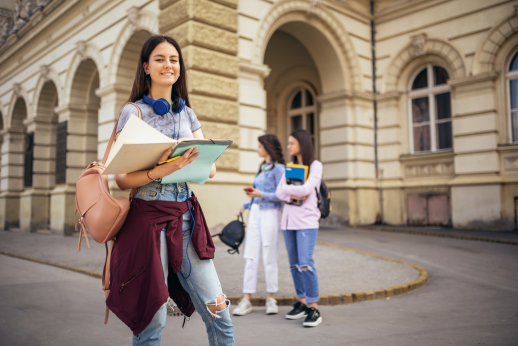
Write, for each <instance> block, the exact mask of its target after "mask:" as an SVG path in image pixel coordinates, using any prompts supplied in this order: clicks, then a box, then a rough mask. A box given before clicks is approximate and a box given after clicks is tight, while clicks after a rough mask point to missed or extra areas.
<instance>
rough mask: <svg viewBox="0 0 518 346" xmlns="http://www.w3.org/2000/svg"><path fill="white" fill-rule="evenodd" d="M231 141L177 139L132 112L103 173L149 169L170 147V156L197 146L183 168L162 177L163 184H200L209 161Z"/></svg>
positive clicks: (205, 176)
mask: <svg viewBox="0 0 518 346" xmlns="http://www.w3.org/2000/svg"><path fill="white" fill-rule="evenodd" d="M232 143H233V142H232V141H231V140H226V139H195V138H181V139H180V140H179V141H176V140H174V139H172V138H170V137H168V136H166V135H164V134H162V133H161V132H160V131H158V130H156V129H154V128H153V127H152V126H151V125H148V124H147V123H146V122H145V121H143V120H141V119H139V117H137V116H136V115H134V114H132V115H131V116H130V117H129V119H128V122H127V123H126V125H125V126H124V128H123V129H122V131H121V132H120V134H119V138H118V139H117V141H115V143H114V144H113V146H112V149H111V151H110V153H109V154H108V159H107V160H106V165H105V166H106V169H105V170H104V171H103V174H124V173H131V172H135V171H142V170H146V169H150V168H153V167H154V166H155V165H156V164H157V163H158V161H159V160H160V159H161V158H162V155H163V154H164V151H166V150H167V149H169V148H173V149H174V150H173V151H172V153H171V155H170V157H175V156H180V155H183V153H184V152H185V151H187V150H188V149H189V148H194V147H196V148H198V152H199V153H200V154H199V156H198V157H196V158H195V159H194V161H193V162H192V163H190V164H188V165H187V166H185V167H183V168H182V169H180V170H178V171H175V172H173V173H171V174H170V175H168V176H166V177H163V178H162V184H170V183H183V182H185V183H187V182H195V183H198V184H203V183H205V181H206V180H207V179H208V178H209V175H210V169H211V167H212V164H213V163H214V162H216V160H217V159H218V158H219V157H220V156H221V154H223V152H224V151H225V150H226V149H227V148H228V147H229V146H230V145H231V144H232Z"/></svg>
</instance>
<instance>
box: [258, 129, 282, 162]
mask: <svg viewBox="0 0 518 346" xmlns="http://www.w3.org/2000/svg"><path fill="white" fill-rule="evenodd" d="M257 140H258V141H259V143H261V144H262V145H263V148H264V150H266V152H267V153H268V155H270V157H271V159H272V161H273V162H275V163H282V164H284V155H282V146H281V142H279V139H278V138H277V136H276V135H271V134H266V135H262V136H260V137H259V138H258V139H257ZM264 163H267V162H266V161H264V162H263V164H264Z"/></svg>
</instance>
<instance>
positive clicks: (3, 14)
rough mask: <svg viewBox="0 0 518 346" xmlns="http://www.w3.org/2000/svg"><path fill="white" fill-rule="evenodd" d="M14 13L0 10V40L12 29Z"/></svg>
mask: <svg viewBox="0 0 518 346" xmlns="http://www.w3.org/2000/svg"><path fill="white" fill-rule="evenodd" d="M14 16H15V13H14V11H11V10H8V9H5V8H0V38H2V37H5V36H8V35H9V34H10V33H11V30H12V29H13V27H14Z"/></svg>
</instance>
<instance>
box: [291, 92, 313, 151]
mask: <svg viewBox="0 0 518 346" xmlns="http://www.w3.org/2000/svg"><path fill="white" fill-rule="evenodd" d="M300 91H301V92H302V97H301V105H302V106H301V107H300V108H295V109H292V108H291V103H292V102H293V99H294V98H295V96H297V94H298V93H299V92H300ZM305 91H307V92H309V93H310V94H311V97H312V98H313V105H311V106H305V103H306V102H305V101H306V93H305ZM286 108H287V110H286V120H287V121H286V129H287V131H286V132H287V133H286V138H288V137H289V136H290V134H291V132H292V131H293V130H292V129H291V118H292V117H293V116H296V115H302V128H303V129H304V130H307V131H308V132H309V130H308V129H307V128H306V127H307V115H308V114H310V113H313V126H314V128H315V133H314V134H313V136H314V141H315V145H314V148H313V150H314V151H315V157H318V152H319V151H318V148H319V145H318V143H319V142H318V139H319V136H318V133H319V128H318V120H317V99H316V95H315V93H314V92H313V90H311V89H310V88H308V87H306V86H298V87H296V88H295V89H293V90H292V91H291V93H290V97H288V102H287V107H286ZM286 142H287V141H286Z"/></svg>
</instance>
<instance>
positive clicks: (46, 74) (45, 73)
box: [40, 65, 50, 82]
mask: <svg viewBox="0 0 518 346" xmlns="http://www.w3.org/2000/svg"><path fill="white" fill-rule="evenodd" d="M40 73H41V77H42V78H43V80H44V81H45V82H48V81H49V80H50V67H49V66H48V65H41V66H40Z"/></svg>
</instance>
